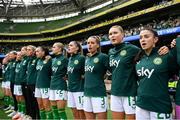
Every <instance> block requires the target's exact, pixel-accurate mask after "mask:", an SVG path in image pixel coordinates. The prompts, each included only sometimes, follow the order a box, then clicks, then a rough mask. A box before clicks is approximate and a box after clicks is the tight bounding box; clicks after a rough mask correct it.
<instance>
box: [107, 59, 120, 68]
mask: <svg viewBox="0 0 180 120" xmlns="http://www.w3.org/2000/svg"><path fill="white" fill-rule="evenodd" d="M119 62H120V60H115V59H111V60H110V62H109V65H110V67H118V65H119Z"/></svg>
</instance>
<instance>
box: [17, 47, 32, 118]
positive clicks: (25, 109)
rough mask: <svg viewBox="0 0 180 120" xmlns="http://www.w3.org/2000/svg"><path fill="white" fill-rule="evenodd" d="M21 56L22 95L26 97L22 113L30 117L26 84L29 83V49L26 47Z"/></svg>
mask: <svg viewBox="0 0 180 120" xmlns="http://www.w3.org/2000/svg"><path fill="white" fill-rule="evenodd" d="M21 55H22V60H21V63H20V66H19V67H20V69H19V76H18V78H19V80H20V81H19V82H20V84H21V86H22V93H23V96H24V100H23V101H22V102H21V107H22V112H23V113H24V114H26V115H29V104H31V103H28V102H27V96H28V94H27V90H26V89H27V87H26V82H27V64H28V58H27V47H26V46H24V47H22V48H21Z"/></svg>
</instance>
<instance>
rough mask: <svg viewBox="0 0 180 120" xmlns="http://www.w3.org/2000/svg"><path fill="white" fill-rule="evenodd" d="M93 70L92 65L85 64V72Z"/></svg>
mask: <svg viewBox="0 0 180 120" xmlns="http://www.w3.org/2000/svg"><path fill="white" fill-rule="evenodd" d="M93 70H94V66H90V65H86V66H85V72H88V71H89V72H93Z"/></svg>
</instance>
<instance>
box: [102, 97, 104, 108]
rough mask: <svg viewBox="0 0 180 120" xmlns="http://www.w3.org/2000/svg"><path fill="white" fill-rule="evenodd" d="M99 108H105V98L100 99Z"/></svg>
mask: <svg viewBox="0 0 180 120" xmlns="http://www.w3.org/2000/svg"><path fill="white" fill-rule="evenodd" d="M101 108H105V98H104V97H102V99H101Z"/></svg>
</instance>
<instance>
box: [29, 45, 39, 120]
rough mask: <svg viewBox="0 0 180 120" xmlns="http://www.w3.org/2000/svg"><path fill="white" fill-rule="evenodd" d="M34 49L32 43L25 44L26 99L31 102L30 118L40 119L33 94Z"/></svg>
mask: <svg viewBox="0 0 180 120" xmlns="http://www.w3.org/2000/svg"><path fill="white" fill-rule="evenodd" d="M35 50H36V47H35V46H32V45H28V46H27V56H28V59H29V60H28V66H27V82H26V84H27V94H28V96H27V97H28V99H27V102H28V103H31V104H29V105H30V106H29V109H30V111H29V115H30V116H31V117H32V119H40V116H39V108H38V103H37V100H36V98H35V96H34V93H35V84H36V78H37V71H36V64H37V58H36V56H35Z"/></svg>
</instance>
